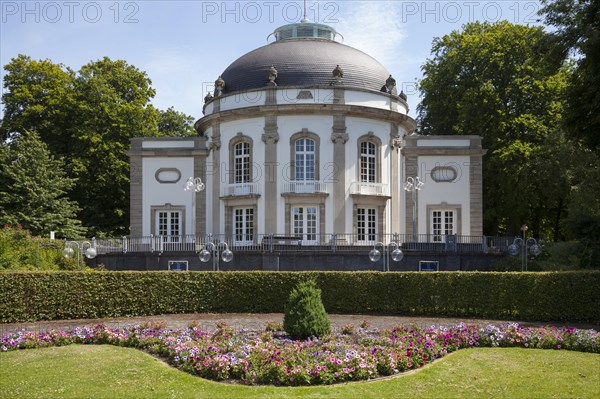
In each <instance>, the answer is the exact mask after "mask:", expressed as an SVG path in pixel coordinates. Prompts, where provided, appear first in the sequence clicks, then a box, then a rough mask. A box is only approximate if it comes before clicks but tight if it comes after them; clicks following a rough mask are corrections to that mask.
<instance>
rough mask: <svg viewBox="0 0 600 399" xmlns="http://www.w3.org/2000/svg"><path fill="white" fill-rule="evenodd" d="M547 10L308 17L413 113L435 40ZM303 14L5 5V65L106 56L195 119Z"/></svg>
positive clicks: (298, 5)
mask: <svg viewBox="0 0 600 399" xmlns="http://www.w3.org/2000/svg"><path fill="white" fill-rule="evenodd" d="M540 7H541V6H540V4H539V2H538V1H526V0H525V1H519V0H506V1H469V0H465V1H428V0H421V1H354V0H350V1H312V0H308V1H307V16H308V18H309V19H310V20H312V21H314V22H319V23H325V24H327V25H330V26H332V27H334V28H335V29H336V30H337V31H338V32H339V33H341V34H342V35H343V37H344V41H343V43H344V44H347V45H349V46H352V47H355V48H358V49H360V50H362V51H364V52H366V53H367V54H369V55H371V56H373V57H375V58H376V59H377V60H379V61H380V62H381V63H382V64H383V65H384V66H385V67H386V68H387V69H388V70H389V71H390V72H391V73H392V74H393V75H394V77H395V78H396V80H397V82H398V85H399V86H401V88H402V89H403V90H404V91H405V92H406V93H407V94H408V96H409V97H408V100H409V105H410V107H411V115H412V116H413V117H414V116H415V110H416V105H417V103H418V101H419V98H418V92H417V90H416V82H417V80H418V79H420V78H422V74H421V71H420V66H421V65H422V64H423V63H424V61H425V60H426V58H427V57H429V55H430V50H431V43H432V41H433V39H434V38H435V37H440V36H443V35H444V34H447V33H450V32H451V31H452V30H457V29H460V28H461V26H462V25H463V24H464V23H467V22H470V21H476V20H478V21H490V22H494V21H497V20H501V19H505V20H508V21H510V22H513V23H520V24H535V23H536V20H537V19H538V17H537V15H536V13H537V11H538V10H539V9H540ZM302 13H303V1H268V0H266V1H196V0H188V1H154V0H145V1H139V0H138V1H116V0H110V1H102V0H96V1H77V0H64V1H62V0H59V1H20V0H19V1H7V0H0V63H1V64H2V66H4V65H6V64H7V63H8V62H9V61H10V59H11V58H13V57H15V56H17V55H18V54H26V55H28V56H30V57H32V58H33V59H46V58H47V59H50V60H52V61H53V62H55V63H62V64H64V65H67V66H70V67H71V68H72V69H74V70H78V69H79V68H80V67H81V66H82V65H84V64H86V63H88V62H90V61H92V60H98V59H101V58H102V57H104V56H108V57H110V58H112V59H124V60H126V61H127V62H128V63H129V64H132V65H135V66H136V67H137V68H139V69H141V70H143V71H145V72H146V73H147V74H148V76H149V77H150V79H151V80H152V85H153V87H154V88H155V89H156V91H157V94H156V96H155V98H154V100H153V104H154V105H155V106H156V107H157V108H160V109H166V108H168V107H170V106H173V107H174V108H175V109H176V110H178V111H181V112H185V113H187V114H190V115H192V116H193V117H194V118H196V119H197V118H200V117H201V116H202V105H203V98H204V96H205V94H206V92H207V91H208V90H211V89H212V85H213V83H214V81H215V79H216V78H217V77H218V76H219V74H220V73H221V72H222V71H223V70H224V69H225V68H226V67H227V66H228V65H229V64H230V63H232V62H233V61H234V60H235V59H237V58H238V57H240V56H242V55H243V54H245V53H247V52H249V51H251V50H253V49H255V48H257V47H260V46H263V45H265V44H268V43H269V42H270V41H272V39H270V40H269V41H267V36H268V35H269V34H270V33H271V32H272V31H273V30H274V29H275V28H277V27H278V26H281V25H284V24H287V23H294V22H299V20H300V19H301V18H302ZM3 77H4V70H2V78H3ZM2 110H3V108H2V109H0V112H2Z"/></svg>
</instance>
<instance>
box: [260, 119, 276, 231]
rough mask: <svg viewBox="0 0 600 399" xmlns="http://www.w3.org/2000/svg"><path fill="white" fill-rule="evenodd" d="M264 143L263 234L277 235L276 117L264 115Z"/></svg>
mask: <svg viewBox="0 0 600 399" xmlns="http://www.w3.org/2000/svg"><path fill="white" fill-rule="evenodd" d="M262 141H263V142H264V143H265V165H264V169H265V170H264V176H265V202H264V203H265V214H264V216H263V217H264V221H265V222H264V226H265V230H264V231H265V234H277V233H278V231H277V216H278V215H277V184H278V183H277V169H278V168H277V142H278V141H279V131H278V127H277V115H276V114H267V115H265V127H264V133H263V135H262Z"/></svg>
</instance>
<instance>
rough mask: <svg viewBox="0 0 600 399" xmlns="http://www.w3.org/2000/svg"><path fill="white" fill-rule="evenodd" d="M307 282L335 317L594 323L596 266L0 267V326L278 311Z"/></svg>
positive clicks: (598, 299) (599, 305) (598, 284)
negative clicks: (400, 269) (537, 269)
mask: <svg viewBox="0 0 600 399" xmlns="http://www.w3.org/2000/svg"><path fill="white" fill-rule="evenodd" d="M307 280H314V281H315V282H316V284H317V286H318V287H319V288H320V290H321V293H322V295H321V298H322V301H323V304H324V306H325V309H327V311H328V312H330V313H339V314H343V313H346V314H348V313H349V314H365V315H367V314H388V315H398V316H423V315H427V316H448V317H478V318H492V319H497V320H521V321H527V320H533V321H548V322H551V321H552V322H558V321H562V322H564V321H568V322H572V323H575V322H580V323H592V324H600V271H567V272H542V273H496V272H438V273H416V272H409V273H381V272H297V273H279V272H226V273H223V272H217V273H215V272H166V271H163V272H106V271H76V272H71V271H61V272H40V271H34V272H25V271H19V272H14V271H9V272H8V271H5V272H0V323H13V322H22V321H36V320H59V319H82V318H99V317H125V316H150V315H157V314H171V313H225V312H227V313H282V312H283V311H284V308H285V301H286V298H288V296H289V294H290V292H291V291H292V289H293V288H294V287H295V286H296V285H297V284H298V283H301V282H303V281H307Z"/></svg>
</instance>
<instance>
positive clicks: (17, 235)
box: [0, 225, 77, 270]
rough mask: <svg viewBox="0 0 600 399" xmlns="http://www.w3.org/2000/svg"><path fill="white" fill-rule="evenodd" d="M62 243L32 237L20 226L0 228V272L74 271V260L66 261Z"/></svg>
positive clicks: (75, 262) (75, 261)
mask: <svg viewBox="0 0 600 399" xmlns="http://www.w3.org/2000/svg"><path fill="white" fill-rule="evenodd" d="M62 250H63V242H62V241H59V240H50V239H47V238H41V237H34V236H32V235H31V233H30V232H29V231H28V230H25V229H23V228H22V227H21V226H16V227H13V226H9V225H6V226H4V227H2V228H0V270H75V269H77V260H76V259H66V258H65V257H64V256H63V254H62Z"/></svg>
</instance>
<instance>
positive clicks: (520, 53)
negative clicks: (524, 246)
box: [418, 21, 574, 236]
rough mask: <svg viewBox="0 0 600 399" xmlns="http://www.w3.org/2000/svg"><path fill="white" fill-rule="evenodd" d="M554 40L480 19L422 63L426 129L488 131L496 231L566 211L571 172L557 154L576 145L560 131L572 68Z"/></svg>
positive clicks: (488, 226)
mask: <svg viewBox="0 0 600 399" xmlns="http://www.w3.org/2000/svg"><path fill="white" fill-rule="evenodd" d="M552 46H553V42H552V40H550V37H549V35H548V34H547V33H545V32H544V30H543V29H542V28H541V27H528V26H520V25H514V24H511V23H509V22H506V21H501V22H498V23H479V22H476V23H470V24H467V25H465V26H464V28H463V29H462V31H453V32H452V33H450V34H448V35H445V36H443V37H442V38H437V39H435V40H434V42H433V48H432V55H433V57H432V58H430V59H428V60H427V62H426V63H425V65H424V66H423V67H422V68H423V72H424V79H423V80H422V81H421V83H420V90H421V92H422V94H423V100H422V102H421V104H420V105H419V107H418V119H419V124H420V132H421V133H422V134H461V135H480V136H482V137H483V145H484V148H487V149H488V150H489V152H488V154H487V155H486V158H485V159H484V224H485V226H484V229H485V231H486V232H487V233H488V234H504V233H506V234H515V235H517V234H519V232H520V231H519V228H520V227H521V225H522V224H524V223H528V224H529V225H530V228H532V229H533V231H534V233H535V234H539V233H540V232H541V230H542V229H543V228H544V226H556V225H557V224H556V223H554V221H555V220H556V218H557V214H558V215H560V214H561V212H562V211H563V208H564V203H565V200H566V196H567V194H568V187H569V184H568V183H565V179H566V178H567V177H568V176H566V175H565V174H564V173H563V172H564V169H565V168H564V165H561V164H560V162H558V160H557V158H554V156H556V154H555V153H558V152H565V153H572V151H574V149H573V148H569V146H568V144H565V143H564V140H563V139H562V136H561V134H560V133H557V132H556V128H557V126H560V122H561V117H562V114H563V93H564V91H565V87H566V84H567V76H568V69H567V68H565V67H564V66H562V64H561V62H557V60H556V59H554V58H550V57H545V56H544V55H545V54H547V53H548V52H551V51H553V50H552ZM557 164H558V165H557ZM549 168H552V169H549ZM549 170H552V174H551V175H550V176H548V171H549ZM555 173H556V174H555ZM549 180H551V181H549ZM549 186H551V187H553V188H555V190H547V189H546V188H547V187H549ZM553 233H554V235H555V236H556V235H557V234H558V232H557V231H554V232H553Z"/></svg>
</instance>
